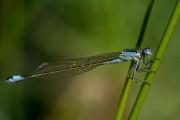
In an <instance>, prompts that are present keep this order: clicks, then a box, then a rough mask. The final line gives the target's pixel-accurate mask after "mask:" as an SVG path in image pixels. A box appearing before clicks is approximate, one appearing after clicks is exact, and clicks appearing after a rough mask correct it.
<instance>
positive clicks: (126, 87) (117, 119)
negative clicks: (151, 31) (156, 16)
mask: <svg viewBox="0 0 180 120" xmlns="http://www.w3.org/2000/svg"><path fill="white" fill-rule="evenodd" d="M153 3H154V0H150V1H149V4H148V7H147V10H146V14H145V17H144V20H143V24H142V27H141V31H140V34H139V38H138V42H137V44H136V47H140V46H141V44H142V41H143V38H144V33H145V30H146V26H147V23H148V20H149V16H150V13H151V9H152V6H153ZM132 65H133V63H131V65H130V68H131V67H132ZM131 83H132V80H131V79H130V78H128V77H127V79H126V82H125V85H124V88H123V92H122V95H121V98H120V100H119V105H118V108H117V112H116V117H115V120H121V118H122V115H123V111H124V108H125V105H126V101H127V97H128V93H129V91H130V87H131Z"/></svg>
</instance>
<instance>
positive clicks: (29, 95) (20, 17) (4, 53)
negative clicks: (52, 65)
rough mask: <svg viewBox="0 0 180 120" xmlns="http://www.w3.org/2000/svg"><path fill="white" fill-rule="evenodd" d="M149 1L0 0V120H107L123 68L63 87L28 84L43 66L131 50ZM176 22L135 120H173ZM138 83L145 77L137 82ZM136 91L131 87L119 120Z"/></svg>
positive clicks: (159, 8)
mask: <svg viewBox="0 0 180 120" xmlns="http://www.w3.org/2000/svg"><path fill="white" fill-rule="evenodd" d="M175 2H176V0H156V1H155V4H154V7H153V9H152V14H151V17H150V20H149V24H148V27H147V31H146V34H145V38H144V42H143V45H142V46H143V47H146V46H150V47H151V48H152V49H153V50H154V51H155V50H156V49H157V46H158V44H159V41H160V39H161V37H162V34H163V31H164V29H165V27H166V25H167V22H168V19H169V17H170V15H171V13H172V10H173V8H174V5H175ZM147 5H148V0H128V1H127V0H1V7H0V8H1V10H0V16H1V17H0V79H1V83H2V84H1V85H0V120H113V119H114V116H115V113H116V109H117V105H118V100H119V98H120V95H121V92H122V88H123V85H124V82H125V78H126V76H127V72H128V68H129V65H130V62H125V63H120V64H115V65H106V66H100V67H98V68H96V69H94V70H92V71H89V72H86V73H83V74H81V75H78V76H74V77H70V78H65V79H49V80H40V79H32V80H26V81H22V82H19V83H16V84H3V82H4V81H5V79H6V77H8V76H11V75H16V74H29V73H32V72H33V71H34V69H35V68H36V67H37V66H38V65H39V64H41V63H43V62H50V61H51V62H52V61H56V60H61V59H65V58H73V57H84V56H91V55H96V54H101V53H108V52H116V51H120V50H121V49H124V48H134V47H135V45H136V42H137V39H138V35H139V32H140V28H141V25H142V22H143V17H144V15H145V11H146V8H147ZM179 31H180V20H178V22H177V25H176V27H175V29H174V33H173V35H172V37H171V41H170V43H169V45H168V47H167V49H166V52H165V55H164V57H163V59H162V60H161V63H160V66H159V69H158V71H157V74H156V76H155V81H154V83H153V84H152V86H151V89H150V91H149V93H148V96H147V98H146V100H145V102H144V105H143V107H142V109H141V112H140V116H139V120H152V119H153V120H170V119H173V120H179V119H180V114H179V111H180V78H179V73H180V72H179V71H180V62H179V61H180V52H179V46H180V41H179V38H180V35H179ZM139 77H142V78H143V77H144V75H140V76H139ZM139 89H140V85H139V84H137V83H134V82H133V84H132V87H131V91H130V94H129V97H128V101H127V105H126V109H125V113H124V115H123V120H126V119H127V117H128V115H129V112H130V110H131V108H132V105H133V103H134V100H135V98H136V96H137V94H138V91H139Z"/></svg>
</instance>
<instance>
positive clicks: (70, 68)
mask: <svg viewBox="0 0 180 120" xmlns="http://www.w3.org/2000/svg"><path fill="white" fill-rule="evenodd" d="M152 55H153V53H152V50H151V49H150V48H148V47H146V48H143V49H124V50H122V51H120V52H113V53H105V54H101V55H95V56H91V57H82V58H72V59H65V60H61V61H56V62H52V63H43V64H41V65H40V66H38V67H37V68H36V70H35V71H34V73H32V74H29V75H13V76H11V77H8V78H7V79H6V82H7V83H15V82H18V81H21V80H26V79H31V78H42V79H44V78H51V77H59V78H62V77H69V76H73V75H77V74H80V73H83V72H86V71H89V70H91V69H93V68H95V67H97V66H100V65H105V64H114V63H119V62H123V61H128V60H133V61H134V64H133V66H132V68H131V69H130V71H129V73H128V76H129V77H130V78H131V79H132V80H138V79H137V78H134V75H135V73H136V72H148V69H147V68H145V69H141V64H142V63H143V64H144V65H147V64H148V63H151V62H152V61H153V60H150V61H146V58H147V57H148V56H152ZM131 74H132V75H131ZM130 75H131V76H130Z"/></svg>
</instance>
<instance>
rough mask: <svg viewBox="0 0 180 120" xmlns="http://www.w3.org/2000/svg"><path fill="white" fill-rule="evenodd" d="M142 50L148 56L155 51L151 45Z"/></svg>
mask: <svg viewBox="0 0 180 120" xmlns="http://www.w3.org/2000/svg"><path fill="white" fill-rule="evenodd" d="M142 52H143V54H144V55H146V56H151V55H153V52H152V50H151V48H149V47H146V48H144V49H142Z"/></svg>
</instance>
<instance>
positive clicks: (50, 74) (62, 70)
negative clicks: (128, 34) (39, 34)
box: [34, 52, 121, 78]
mask: <svg viewBox="0 0 180 120" xmlns="http://www.w3.org/2000/svg"><path fill="white" fill-rule="evenodd" d="M120 54H121V52H113V53H106V54H101V55H96V56H91V57H83V58H73V59H65V60H62V61H56V62H52V63H43V64H41V65H40V66H38V67H37V68H36V70H35V71H34V75H36V76H37V77H40V78H54V77H60V78H62V77H69V76H73V75H76V74H80V73H83V72H86V71H89V70H91V69H93V68H95V67H97V66H99V65H103V64H106V63H105V62H107V61H109V60H113V59H116V58H118V57H119V55H120Z"/></svg>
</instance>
